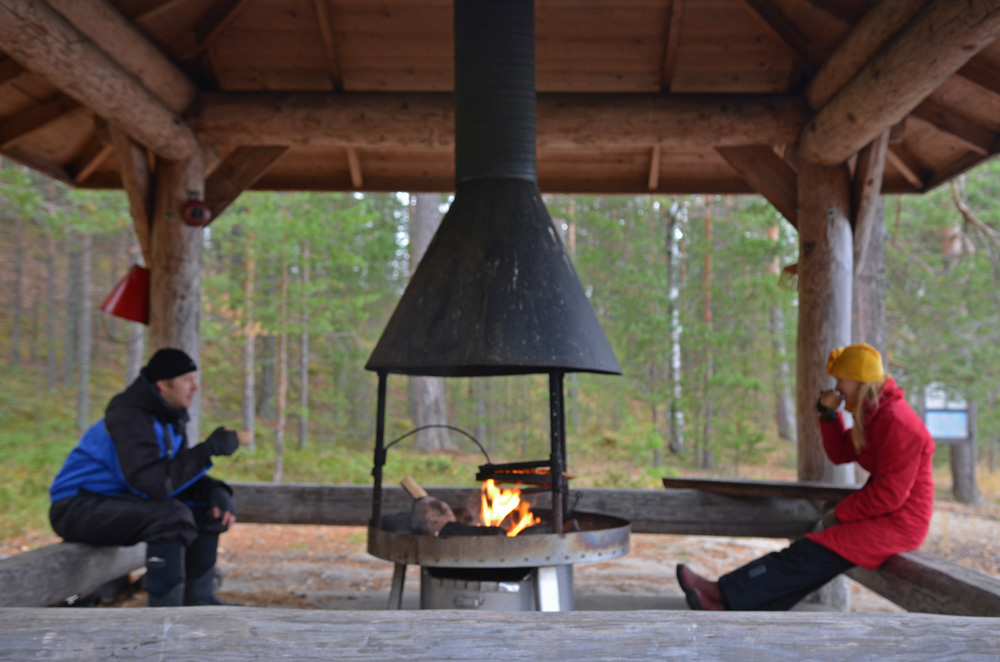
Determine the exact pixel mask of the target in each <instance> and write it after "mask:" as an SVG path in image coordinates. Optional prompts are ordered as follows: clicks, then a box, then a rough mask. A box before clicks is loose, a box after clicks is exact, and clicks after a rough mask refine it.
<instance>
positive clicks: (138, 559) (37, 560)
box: [0, 542, 146, 607]
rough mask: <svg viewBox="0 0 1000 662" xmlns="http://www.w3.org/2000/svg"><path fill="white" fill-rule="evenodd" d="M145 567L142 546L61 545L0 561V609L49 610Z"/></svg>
mask: <svg viewBox="0 0 1000 662" xmlns="http://www.w3.org/2000/svg"><path fill="white" fill-rule="evenodd" d="M145 564H146V545H145V544H139V545H134V546H132V547H93V546H91V545H80V544H77V543H68V542H61V543H56V544H54V545H47V546H45V547H40V548H38V549H33V550H31V551H29V552H23V553H21V554H15V555H13V556H10V557H8V558H6V559H3V560H0V607H49V606H52V605H58V604H60V603H61V602H63V601H64V600H66V599H67V598H70V597H72V596H78V595H79V596H82V595H87V594H88V593H92V592H94V591H96V590H97V589H99V588H100V587H101V586H103V585H104V584H107V583H108V582H111V581H114V580H116V579H118V578H120V577H123V576H125V575H128V574H129V573H130V572H132V571H134V570H138V569H140V568H142V567H144V566H145Z"/></svg>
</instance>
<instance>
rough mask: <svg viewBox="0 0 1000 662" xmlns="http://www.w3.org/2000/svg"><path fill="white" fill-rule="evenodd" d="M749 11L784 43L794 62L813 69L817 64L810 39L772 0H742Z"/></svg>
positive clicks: (803, 68) (807, 68) (802, 67)
mask: <svg viewBox="0 0 1000 662" xmlns="http://www.w3.org/2000/svg"><path fill="white" fill-rule="evenodd" d="M743 1H744V3H745V4H746V6H747V7H748V8H749V9H750V13H751V14H753V15H754V16H756V17H757V18H758V19H760V22H761V24H762V25H763V26H765V27H766V28H767V29H768V30H769V31H770V32H771V33H772V34H773V35H774V36H775V38H777V40H778V41H779V42H781V43H782V44H784V45H785V47H786V48H787V49H788V51H789V53H791V55H792V57H793V58H794V59H795V63H796V64H797V65H798V66H799V68H800V69H802V70H804V71H815V70H816V68H817V67H818V66H819V63H818V62H815V61H814V56H813V55H812V53H811V49H810V48H809V45H810V40H809V39H807V38H806V36H805V35H803V34H802V32H801V31H800V30H799V29H798V27H797V26H796V25H795V23H793V22H792V21H791V20H790V19H789V18H788V17H787V16H786V15H785V13H784V12H783V11H782V10H781V8H780V7H778V6H777V5H775V3H774V2H773V1H772V0H743Z"/></svg>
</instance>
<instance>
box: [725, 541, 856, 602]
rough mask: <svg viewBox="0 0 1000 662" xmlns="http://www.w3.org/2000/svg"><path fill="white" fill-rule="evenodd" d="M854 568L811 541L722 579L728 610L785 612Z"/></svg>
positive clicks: (758, 561) (839, 556) (788, 548)
mask: <svg viewBox="0 0 1000 662" xmlns="http://www.w3.org/2000/svg"><path fill="white" fill-rule="evenodd" d="M853 565H854V564H853V563H851V562H850V561H848V560H847V559H845V558H844V557H843V556H841V555H839V554H837V553H836V552H833V551H831V550H829V549H827V548H826V547H824V546H823V545H820V544H819V543H815V542H813V541H812V540H809V539H808V538H800V539H799V540H796V541H795V542H794V543H792V544H791V545H790V546H788V547H786V548H785V549H783V550H781V551H780V552H771V553H770V554H768V555H766V556H762V557H761V558H759V559H757V560H755V561H751V562H750V563H748V564H746V565H745V566H743V567H741V568H737V569H736V570H734V571H732V572H730V573H729V574H726V575H723V576H722V577H720V578H719V590H720V591H721V593H722V599H723V601H724V602H725V605H726V608H727V609H732V610H735V611H784V610H787V609H791V608H792V607H794V606H795V605H796V604H797V603H798V602H799V601H800V600H802V598H804V597H806V596H807V595H809V594H810V593H812V592H813V591H815V590H816V589H818V588H820V587H821V586H823V584H825V583H827V582H828V581H830V580H831V579H833V578H834V577H836V576H837V575H839V574H840V573H842V572H844V571H845V570H848V569H850V568H851V567H852V566H853Z"/></svg>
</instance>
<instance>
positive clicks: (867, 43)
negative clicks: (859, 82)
mask: <svg viewBox="0 0 1000 662" xmlns="http://www.w3.org/2000/svg"><path fill="white" fill-rule="evenodd" d="M925 4H926V0H895V1H893V2H879V3H876V4H875V6H874V7H872V8H871V9H870V10H869V11H868V12H866V13H865V15H864V16H862V17H861V20H860V21H858V24H857V25H856V26H855V27H854V29H853V30H851V31H850V32H849V33H848V34H847V36H846V37H845V38H844V40H843V41H841V42H840V44H839V45H838V46H837V49H836V50H835V51H834V52H833V53H832V54H831V55H830V57H829V58H828V59H827V60H826V62H825V63H823V66H822V67H820V69H819V71H817V72H816V75H815V76H814V77H813V79H812V80H811V81H809V85H808V87H807V88H806V99H807V100H808V101H809V106H810V107H811V108H812V109H813V110H819V109H820V108H822V107H823V105H824V104H826V102H827V101H829V100H830V98H831V97H832V96H833V95H834V94H835V93H836V92H837V90H839V89H840V88H841V87H843V86H844V85H845V84H846V83H847V81H849V80H850V79H851V78H853V77H854V75H855V74H856V73H858V71H859V70H860V69H861V67H863V66H864V65H865V63H866V62H868V60H870V59H871V57H872V56H873V55H874V54H875V53H876V52H878V50H879V49H880V48H881V47H882V46H883V45H884V44H885V43H886V42H887V41H888V40H889V39H890V38H891V37H892V36H893V35H895V34H896V33H898V32H899V31H900V30H901V29H902V28H903V26H905V25H906V24H907V23H908V22H909V20H910V19H911V18H913V16H914V15H915V14H916V13H917V12H918V11H919V10H920V8H921V7H923V5H925Z"/></svg>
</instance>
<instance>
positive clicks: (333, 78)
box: [313, 0, 344, 92]
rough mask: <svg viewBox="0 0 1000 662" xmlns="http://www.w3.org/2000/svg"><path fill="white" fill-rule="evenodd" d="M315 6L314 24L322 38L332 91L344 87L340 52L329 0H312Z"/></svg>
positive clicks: (337, 90)
mask: <svg viewBox="0 0 1000 662" xmlns="http://www.w3.org/2000/svg"><path fill="white" fill-rule="evenodd" d="M313 5H314V6H315V7H316V25H317V26H318V27H319V34H320V37H322V38H323V55H324V56H325V57H326V69H327V72H328V73H329V74H330V87H331V88H333V91H334V92H339V91H341V90H343V89H344V74H343V72H342V71H341V69H340V54H339V51H338V48H337V35H335V34H334V32H333V22H332V19H331V16H330V0H313Z"/></svg>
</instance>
